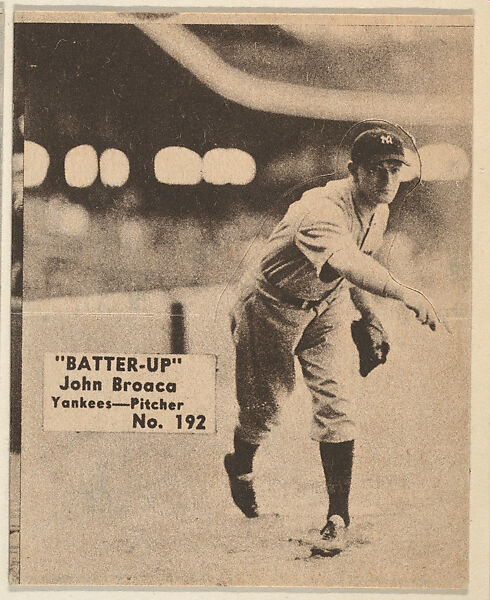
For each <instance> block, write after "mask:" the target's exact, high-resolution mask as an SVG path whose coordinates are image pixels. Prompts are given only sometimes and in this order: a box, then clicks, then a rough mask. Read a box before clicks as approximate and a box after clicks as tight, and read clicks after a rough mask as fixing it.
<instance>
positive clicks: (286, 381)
mask: <svg viewBox="0 0 490 600" xmlns="http://www.w3.org/2000/svg"><path fill="white" fill-rule="evenodd" d="M404 164H407V162H406V152H405V149H404V147H403V144H402V141H401V138H400V137H398V136H397V135H395V134H394V133H393V132H391V131H389V130H384V129H380V128H375V129H371V130H368V131H365V132H363V133H361V134H360V135H359V136H358V137H357V138H356V139H355V141H354V143H353V145H352V148H351V161H350V163H349V176H348V177H347V178H345V179H339V180H334V181H330V182H328V183H327V185H326V186H325V187H318V188H314V189H310V190H309V191H307V192H306V193H304V194H303V196H302V197H301V199H300V200H299V201H297V202H294V203H293V204H292V205H291V206H290V207H289V209H288V211H287V213H286V215H285V216H284V218H283V219H282V221H281V222H280V223H279V225H278V226H277V227H276V228H275V230H274V232H273V233H272V235H271V237H270V238H269V240H268V242H267V244H266V247H265V251H264V254H263V258H262V261H261V264H260V269H259V273H258V276H257V279H256V283H255V286H254V288H253V289H252V290H251V291H250V292H249V293H248V294H247V295H246V296H245V297H244V298H243V299H242V300H240V302H239V303H238V304H237V306H236V307H235V309H234V311H233V315H232V334H233V338H234V342H235V346H236V391H237V399H238V404H239V408H240V410H239V417H238V424H237V426H236V428H235V435H234V453H233V454H227V455H226V457H225V468H226V471H227V473H228V477H229V483H230V489H231V494H232V497H233V500H234V502H235V504H236V505H237V506H238V507H239V508H240V510H241V511H242V512H243V513H244V514H245V515H246V516H247V517H256V516H258V507H257V503H256V496H255V492H254V486H253V459H254V456H255V453H256V452H257V449H258V447H259V445H260V444H261V442H262V440H263V439H264V436H266V435H267V434H268V432H269V431H270V429H271V426H272V425H273V424H275V423H277V417H278V411H279V408H280V405H281V403H282V401H283V400H284V399H285V398H286V397H287V395H288V394H289V393H290V392H291V391H292V390H293V388H294V385H295V369H294V361H295V357H297V358H298V359H299V363H300V365H301V369H302V372H303V378H304V381H305V383H306V386H307V387H308V389H309V391H310V393H311V396H312V400H313V422H312V434H311V436H312V438H313V439H314V440H316V441H318V442H319V448H320V457H321V461H322V465H323V470H324V474H325V480H326V485H327V492H328V498H329V505H328V513H327V520H326V524H325V526H324V527H323V528H322V529H321V530H320V531H319V535H318V538H319V542H320V543H321V547H322V548H325V549H326V550H336V551H338V550H341V549H342V548H343V547H344V545H345V535H346V532H345V528H346V527H348V526H349V523H350V516H349V492H350V485H351V473H352V463H353V451H354V438H355V435H356V425H355V422H354V418H353V414H352V393H351V391H350V390H349V383H351V382H352V379H353V374H354V370H355V369H357V368H359V365H360V370H361V374H363V375H366V374H367V373H368V372H369V371H370V370H371V369H372V368H374V367H375V366H376V365H378V364H380V363H382V362H385V360H386V354H387V353H388V350H389V344H388V341H387V338H386V334H385V332H384V329H383V327H382V325H381V323H380V321H379V320H378V318H377V317H376V315H375V313H374V311H373V308H372V302H371V299H372V295H373V294H374V295H376V296H381V297H383V298H391V299H394V300H397V301H399V302H402V303H403V304H404V305H405V306H406V307H407V308H408V309H409V310H410V311H412V313H415V316H416V317H417V319H418V320H419V321H420V323H422V324H423V325H428V326H429V327H430V329H432V330H435V329H436V324H437V315H436V313H435V311H434V309H433V307H432V305H431V303H430V302H429V301H428V300H427V299H426V297H425V296H424V295H423V294H422V293H419V292H417V291H415V290H413V289H411V288H409V287H407V286H404V285H403V284H401V283H398V282H397V281H396V280H395V279H394V278H393V277H392V276H391V275H390V273H389V272H388V270H387V269H386V268H385V267H384V266H382V265H381V264H380V263H379V262H377V261H376V260H375V259H374V258H372V256H371V254H372V253H373V252H375V251H376V250H377V249H378V248H379V247H380V245H381V242H382V238H383V234H384V232H385V229H386V224H387V220H388V213H389V208H388V207H389V204H390V203H391V202H392V200H393V199H394V197H395V195H396V194H397V192H398V189H399V185H400V174H401V168H402V166H403V165H404ZM356 309H357V311H359V312H360V314H361V316H362V318H361V319H360V320H358V321H355V322H353V321H354V319H355V314H356V313H355V310H356ZM355 345H357V347H358V350H359V357H360V363H359V358H357V355H356V346H355ZM356 360H357V363H356V362H355V361H356Z"/></svg>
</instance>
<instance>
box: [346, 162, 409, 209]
mask: <svg viewBox="0 0 490 600" xmlns="http://www.w3.org/2000/svg"><path fill="white" fill-rule="evenodd" d="M401 167H402V163H400V162H399V161H395V160H384V161H381V162H378V163H376V164H374V165H369V166H362V165H359V166H358V168H357V173H356V183H357V186H358V189H359V192H360V193H361V195H362V196H364V197H365V198H366V199H367V200H368V201H369V202H370V203H372V204H390V202H392V201H393V198H394V197H395V196H396V193H397V192H398V188H399V187H400V178H401Z"/></svg>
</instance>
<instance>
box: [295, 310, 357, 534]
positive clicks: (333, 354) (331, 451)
mask: <svg viewBox="0 0 490 600" xmlns="http://www.w3.org/2000/svg"><path fill="white" fill-rule="evenodd" d="M351 317H352V308H351V306H350V303H348V302H347V300H342V299H340V300H339V301H338V302H336V303H335V305H333V306H332V307H331V308H330V309H329V310H328V311H325V312H324V313H322V314H321V315H319V316H318V317H317V318H316V319H314V320H313V321H312V322H311V323H310V325H309V326H308V328H307V329H306V330H305V333H304V335H303V338H302V339H301V341H300V343H299V345H298V348H297V353H298V358H299V360H300V363H301V367H302V370H303V376H304V379H305V383H306V385H307V387H308V388H309V390H310V392H311V394H312V399H313V426H312V438H313V439H315V440H317V441H318V442H319V446H320V457H321V460H322V466H323V471H324V474H325V482H326V486H327V493H328V498H329V507H328V512H327V524H326V525H325V527H324V528H323V530H322V534H323V536H324V537H325V538H327V539H330V538H331V539H332V541H333V542H334V543H333V546H335V543H336V542H335V539H336V538H337V537H338V535H339V529H341V528H343V527H344V526H345V527H347V526H348V525H349V524H350V514H349V494H350V487H351V479H352V465H353V453H354V437H355V418H354V415H353V397H354V394H355V388H356V385H355V382H356V381H357V379H358V378H357V373H356V368H355V352H354V346H353V342H352V339H351V335H350V322H351V320H352V319H351ZM334 515H339V516H340V517H341V520H340V519H336V518H334V519H333V520H332V517H334ZM337 541H338V540H337Z"/></svg>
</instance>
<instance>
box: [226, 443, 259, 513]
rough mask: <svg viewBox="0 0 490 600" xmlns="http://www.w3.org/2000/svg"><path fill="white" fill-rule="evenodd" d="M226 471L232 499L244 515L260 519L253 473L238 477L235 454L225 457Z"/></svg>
mask: <svg viewBox="0 0 490 600" xmlns="http://www.w3.org/2000/svg"><path fill="white" fill-rule="evenodd" d="M225 469H226V472H227V473H228V479H229V482H230V490H231V497H232V498H233V502H234V503H235V504H236V505H237V506H238V508H239V509H240V510H241V511H242V513H243V514H244V515H245V516H246V517H248V518H249V519H253V518H254V517H258V516H259V513H258V507H257V501H256V499H255V490H254V487H253V475H252V473H244V474H240V475H237V474H236V472H235V461H234V455H233V454H227V455H226V456H225Z"/></svg>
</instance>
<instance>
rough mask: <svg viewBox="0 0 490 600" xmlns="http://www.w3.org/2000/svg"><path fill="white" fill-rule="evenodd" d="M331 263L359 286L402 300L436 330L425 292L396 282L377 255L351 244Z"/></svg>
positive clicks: (380, 294)
mask: <svg viewBox="0 0 490 600" xmlns="http://www.w3.org/2000/svg"><path fill="white" fill-rule="evenodd" d="M328 264H329V265H330V267H333V268H334V269H335V270H336V271H337V272H338V273H339V274H340V275H342V276H343V277H345V278H346V279H347V280H348V281H350V282H351V283H353V284H354V285H356V286H357V287H360V288H361V289H363V290H366V291H367V292H371V293H372V294H376V295H378V296H384V297H385V298H393V299H394V300H399V301H400V302H403V304H405V306H406V307H407V308H408V309H410V310H412V311H413V312H414V313H415V316H416V317H417V319H418V320H419V321H420V322H421V323H422V325H429V327H430V328H431V329H432V331H435V329H436V327H437V322H438V318H437V315H436V312H435V310H434V308H433V306H432V304H431V303H430V301H429V300H428V299H427V298H426V297H425V296H424V294H422V293H421V292H419V291H417V290H414V289H412V288H410V287H408V286H406V285H403V284H402V283H399V282H397V281H396V280H395V279H394V278H393V276H392V275H391V273H390V272H389V271H388V269H386V268H385V267H383V265H381V264H379V263H378V262H377V261H376V260H375V259H374V258H371V257H370V256H367V255H366V254H363V253H362V252H360V251H359V250H358V248H357V247H355V246H349V247H347V248H345V249H342V250H339V251H337V252H335V254H333V255H332V257H331V258H330V259H329V260H328ZM321 278H322V276H321V274H320V279H321Z"/></svg>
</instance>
